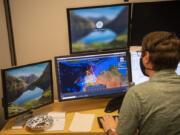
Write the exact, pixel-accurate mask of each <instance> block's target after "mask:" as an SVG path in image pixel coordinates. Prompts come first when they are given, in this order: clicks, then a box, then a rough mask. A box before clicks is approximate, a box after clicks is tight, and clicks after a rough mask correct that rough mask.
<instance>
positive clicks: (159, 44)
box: [142, 31, 180, 71]
mask: <svg viewBox="0 0 180 135" xmlns="http://www.w3.org/2000/svg"><path fill="white" fill-rule="evenodd" d="M145 56H146V57H147V56H148V62H150V63H151V66H152V67H150V68H152V69H153V70H154V71H159V70H162V69H173V70H175V69H176V68H177V65H178V63H179V61H180V40H179V39H178V37H177V36H176V35H175V34H174V33H170V32H165V31H157V32H151V33H149V34H147V35H146V36H145V37H144V38H143V41H142V58H143V57H145ZM143 61H145V62H143V63H146V60H143ZM144 65H145V64H144ZM148 68H149V67H148Z"/></svg>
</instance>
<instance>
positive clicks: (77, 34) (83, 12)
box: [67, 4, 131, 54]
mask: <svg viewBox="0 0 180 135" xmlns="http://www.w3.org/2000/svg"><path fill="white" fill-rule="evenodd" d="M130 10H131V5H130V4H119V5H104V6H93V7H81V8H68V9H67V18H68V30H69V46H70V54H75V53H84V52H96V51H106V50H115V49H122V48H123V49H124V48H125V49H126V48H128V44H129V22H130V13H131V12H130Z"/></svg>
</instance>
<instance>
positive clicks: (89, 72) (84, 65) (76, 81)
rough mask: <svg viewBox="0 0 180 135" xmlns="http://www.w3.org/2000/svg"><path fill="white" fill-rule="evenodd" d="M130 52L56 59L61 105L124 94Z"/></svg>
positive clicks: (126, 84) (127, 82)
mask: <svg viewBox="0 0 180 135" xmlns="http://www.w3.org/2000/svg"><path fill="white" fill-rule="evenodd" d="M128 57H129V56H128V52H126V51H123V52H108V53H107V52H106V53H99V54H88V55H74V56H72V55H71V56H58V57H55V63H56V74H57V85H58V94H59V101H65V100H73V99H81V98H88V97H99V96H108V97H111V96H113V95H120V94H124V93H125V92H126V90H127V88H128V87H129V78H130V76H129V74H128V73H129V64H128V61H129V60H128V59H129V58H128Z"/></svg>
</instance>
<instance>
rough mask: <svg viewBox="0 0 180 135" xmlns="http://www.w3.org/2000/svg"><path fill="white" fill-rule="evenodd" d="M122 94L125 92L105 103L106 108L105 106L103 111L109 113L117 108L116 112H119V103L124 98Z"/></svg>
mask: <svg viewBox="0 0 180 135" xmlns="http://www.w3.org/2000/svg"><path fill="white" fill-rule="evenodd" d="M124 96H125V94H123V95H120V96H118V97H115V98H113V99H111V100H110V101H109V102H108V104H107V105H106V108H105V110H104V112H106V113H111V112H114V111H116V110H118V112H119V111H120V107H121V104H122V101H123V99H124Z"/></svg>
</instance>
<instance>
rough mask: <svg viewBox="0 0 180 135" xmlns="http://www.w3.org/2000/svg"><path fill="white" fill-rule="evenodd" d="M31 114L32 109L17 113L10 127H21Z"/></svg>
mask: <svg viewBox="0 0 180 135" xmlns="http://www.w3.org/2000/svg"><path fill="white" fill-rule="evenodd" d="M32 116H33V112H32V111H28V112H27V113H25V114H22V115H19V116H17V117H16V120H15V121H14V124H13V125H12V127H11V128H12V129H22V128H23V127H24V125H25V124H26V121H27V120H28V119H29V118H31V117H32Z"/></svg>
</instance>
